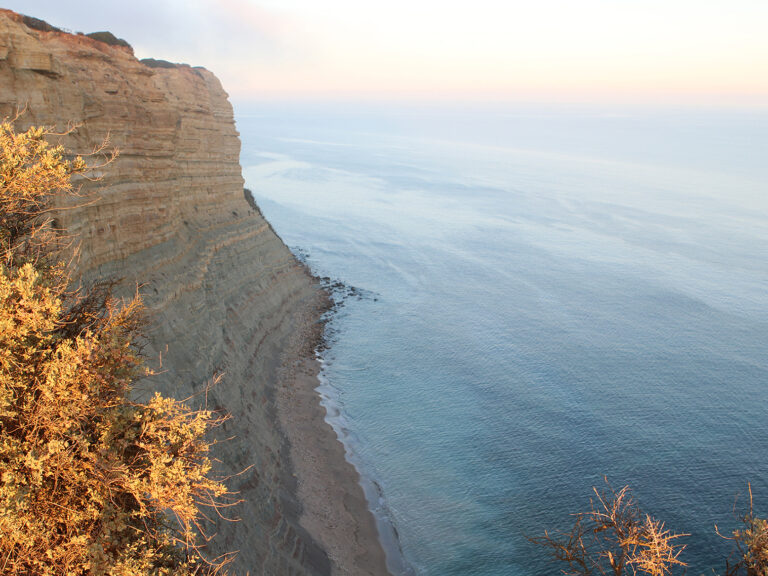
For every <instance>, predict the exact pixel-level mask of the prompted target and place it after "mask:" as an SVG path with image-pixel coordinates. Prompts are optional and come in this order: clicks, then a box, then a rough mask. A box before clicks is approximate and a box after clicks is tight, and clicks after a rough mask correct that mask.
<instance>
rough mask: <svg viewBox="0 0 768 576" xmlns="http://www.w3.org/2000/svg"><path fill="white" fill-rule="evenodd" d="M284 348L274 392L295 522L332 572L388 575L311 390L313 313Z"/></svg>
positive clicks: (354, 483)
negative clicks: (292, 482)
mask: <svg viewBox="0 0 768 576" xmlns="http://www.w3.org/2000/svg"><path fill="white" fill-rule="evenodd" d="M302 320H303V321H302V322H301V324H302V326H301V329H299V330H297V331H296V332H295V333H294V334H295V336H294V338H293V340H294V341H293V342H292V343H291V346H289V347H288V348H289V349H288V350H286V351H285V354H284V358H285V359H287V361H286V362H284V363H283V366H282V368H281V371H280V379H279V385H278V392H277V406H278V418H279V419H280V427H281V428H282V430H283V432H284V433H285V435H286V436H287V438H288V442H289V443H290V454H291V464H292V470H293V474H295V476H296V490H297V496H298V499H299V501H300V502H301V505H302V511H301V515H300V518H299V522H300V524H301V525H302V527H304V528H305V529H306V530H307V531H308V532H309V533H310V534H311V536H312V537H313V538H314V539H315V540H316V541H317V542H318V543H319V544H320V545H321V546H322V547H323V548H324V549H325V550H326V552H327V554H328V557H329V559H330V561H331V565H332V573H333V574H334V575H336V574H338V575H345V576H346V575H348V576H386V575H389V574H390V573H389V571H388V570H387V568H386V559H385V555H384V551H383V549H382V546H381V543H380V540H379V534H378V530H377V528H376V523H375V521H374V518H373V514H371V512H370V510H369V508H368V502H367V501H366V499H365V495H364V493H363V489H362V487H361V486H360V477H359V475H358V473H357V470H356V469H355V468H354V466H352V464H350V463H349V462H347V460H346V458H345V455H344V446H343V445H342V444H341V442H340V441H339V440H338V438H337V437H336V433H335V432H334V431H333V429H332V428H331V426H330V425H329V424H328V423H327V422H326V421H325V415H326V411H325V408H324V407H322V406H321V405H320V397H319V395H318V393H317V392H316V391H315V388H316V387H317V386H318V383H319V382H318V379H317V375H318V372H319V370H320V364H319V362H318V361H317V360H316V359H315V357H314V350H315V347H316V345H317V344H318V343H319V342H320V339H321V337H322V324H320V323H318V321H317V314H316V313H315V314H312V313H309V312H308V313H307V315H306V317H305V318H303V319H302Z"/></svg>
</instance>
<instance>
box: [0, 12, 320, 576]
mask: <svg viewBox="0 0 768 576" xmlns="http://www.w3.org/2000/svg"><path fill="white" fill-rule="evenodd" d="M33 28H35V26H33ZM33 28H30V27H28V26H27V25H25V24H24V22H23V21H22V19H21V17H19V16H18V15H16V14H13V13H12V12H8V11H5V10H0V115H3V116H10V117H13V116H14V115H15V114H16V110H17V108H18V109H21V108H26V112H25V113H24V114H23V115H22V116H21V117H20V119H19V120H18V121H17V125H18V128H25V127H26V126H28V125H55V126H58V127H59V128H60V129H64V128H66V123H67V122H72V123H75V124H78V125H79V126H80V127H79V128H78V129H77V131H76V132H75V133H74V134H72V135H70V136H67V137H66V138H64V140H63V143H64V144H65V145H66V146H68V147H69V148H71V149H74V150H76V151H78V152H87V151H89V150H90V149H91V148H92V147H93V146H94V145H95V144H97V143H98V142H100V141H101V140H102V139H103V138H104V137H105V136H106V135H109V136H110V138H111V142H112V144H113V145H114V146H116V147H117V148H119V150H120V157H119V159H118V160H117V161H116V162H115V163H114V164H112V165H111V166H109V168H108V169H107V170H106V171H105V177H104V179H103V180H102V181H101V182H98V183H90V182H82V184H83V192H84V197H83V198H82V199H80V200H78V201H74V202H72V201H70V202H69V203H68V204H64V203H62V204H61V205H60V206H59V207H58V208H60V210H59V211H58V213H57V214H58V216H57V217H58V221H59V224H60V226H62V227H63V228H65V229H66V230H68V231H69V232H70V233H71V234H74V235H77V236H78V237H79V238H80V240H81V247H80V257H79V260H78V264H77V265H78V273H79V275H80V277H81V279H82V280H83V281H84V282H89V281H91V280H93V279H95V278H103V277H108V276H112V277H119V278H121V279H122V280H121V284H120V286H121V288H120V289H121V290H122V291H123V292H124V293H130V292H132V291H133V290H135V288H136V285H137V283H139V284H141V285H142V287H141V293H142V295H143V297H144V300H145V303H146V304H147V306H148V308H149V310H150V315H151V318H152V324H151V326H150V329H149V334H148V336H149V345H148V347H147V356H148V358H149V359H150V364H154V365H155V366H156V367H158V368H159V369H160V370H161V373H160V374H159V375H158V376H156V377H154V378H152V379H151V382H149V383H148V384H147V386H146V387H147V389H148V390H153V389H160V390H161V391H163V392H164V393H169V394H173V395H175V396H176V397H182V398H184V397H188V396H189V395H190V394H192V393H194V392H199V391H200V390H201V389H202V387H203V386H204V384H205V383H206V382H207V381H209V380H211V379H212V377H213V376H214V374H216V373H221V374H223V382H222V383H221V384H220V385H219V386H218V387H216V388H214V390H213V391H212V392H211V393H210V395H209V404H213V405H214V406H220V407H223V408H225V409H226V410H228V411H229V412H231V413H232V415H233V418H232V420H231V421H230V423H229V424H228V426H229V427H228V428H227V429H226V430H225V434H226V435H228V436H229V435H232V436H235V438H234V439H233V440H230V441H228V442H226V443H224V444H221V445H219V446H217V447H216V450H217V452H216V454H215V456H216V457H217V458H219V459H220V460H222V462H224V465H223V466H224V470H223V472H224V473H233V472H239V471H241V470H242V469H244V468H246V467H247V466H251V465H253V468H251V469H250V470H249V471H247V472H246V473H244V474H242V475H240V476H238V477H237V478H235V479H234V480H233V481H232V483H231V485H232V488H233V489H234V490H237V491H240V493H241V494H240V495H241V497H242V498H243V499H244V500H245V501H246V503H245V504H244V505H243V506H241V507H239V508H238V509H237V510H235V511H228V512H227V514H231V515H236V516H239V517H240V518H241V519H242V520H241V521H240V522H237V523H232V522H226V521H221V522H219V525H218V527H217V529H216V530H212V532H214V531H218V536H217V537H216V538H215V540H214V544H213V545H212V552H214V553H216V552H223V551H226V550H240V556H239V559H238V561H237V563H236V565H235V568H236V569H237V570H238V572H242V573H245V572H246V570H248V571H250V573H251V574H258V573H264V574H322V573H327V572H328V571H329V563H328V558H327V556H326V554H325V552H323V551H322V550H321V549H320V548H319V547H318V546H317V545H316V544H315V543H314V541H313V540H312V538H311V537H309V535H308V534H307V533H306V532H305V531H304V530H303V529H301V528H300V526H299V524H298V521H297V518H296V516H297V511H296V509H295V508H296V503H295V502H294V501H293V497H292V494H293V493H295V490H293V489H292V486H291V482H293V480H292V471H291V470H290V469H289V464H287V463H289V462H290V459H289V458H286V457H285V450H286V441H285V439H284V438H285V436H284V435H283V434H282V433H281V431H280V430H279V428H278V425H277V424H276V422H277V418H276V417H275V410H276V404H275V393H274V386H273V384H274V382H275V378H276V375H277V372H278V370H279V369H280V361H281V354H282V353H283V350H284V349H285V346H286V345H287V343H288V341H289V339H290V337H291V335H292V334H293V332H294V330H295V329H296V328H297V327H298V326H299V325H300V321H301V318H300V316H301V315H303V314H304V315H306V314H308V313H310V312H308V311H311V310H312V308H313V307H314V306H317V305H319V303H320V302H321V301H322V297H321V295H320V294H319V291H318V290H317V288H316V286H315V284H314V283H313V281H312V279H311V278H310V277H309V276H308V274H307V273H306V271H305V270H304V268H303V267H301V266H300V265H298V264H297V262H296V261H295V259H294V258H293V256H292V255H291V253H290V252H289V251H288V250H287V248H286V247H285V246H284V245H283V243H282V242H281V241H280V239H279V238H278V237H277V236H276V235H275V234H274V232H273V231H272V229H271V228H270V226H269V225H268V223H267V222H266V221H265V220H264V219H263V218H262V216H261V214H260V213H259V212H258V211H257V210H256V209H255V206H252V205H249V203H248V202H246V199H245V198H244V195H243V179H242V176H241V171H240V166H239V151H240V143H239V139H238V134H237V132H236V130H235V125H234V121H233V114H232V107H231V105H230V104H229V102H228V100H227V95H226V93H225V92H224V91H223V90H222V87H221V85H220V84H219V82H218V80H217V79H216V78H215V77H214V76H213V74H211V73H210V72H208V71H206V70H203V69H199V68H191V67H189V66H173V67H156V66H152V67H151V66H149V65H146V64H142V63H141V62H139V61H138V60H136V58H135V57H134V55H133V53H132V51H131V49H130V48H128V47H120V46H112V45H108V44H106V43H103V42H99V41H96V40H93V39H90V38H87V37H85V36H80V35H71V34H65V33H63V32H58V31H55V30H48V31H46V30H44V29H39V28H40V26H37V27H36V28H38V29H33ZM94 194H95V196H94ZM160 358H162V366H160Z"/></svg>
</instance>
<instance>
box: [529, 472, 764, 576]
mask: <svg viewBox="0 0 768 576" xmlns="http://www.w3.org/2000/svg"><path fill="white" fill-rule="evenodd" d="M593 490H594V492H595V498H594V499H592V500H591V501H590V509H589V511H587V512H581V513H578V514H575V519H576V520H575V522H574V525H573V527H572V528H571V530H570V532H560V533H557V534H554V535H552V534H550V533H549V532H545V533H544V536H541V537H538V538H530V540H531V541H532V542H534V543H536V544H540V545H542V546H544V547H546V548H548V549H549V550H550V552H551V553H552V556H553V557H554V558H555V559H556V560H558V561H560V562H561V563H563V564H565V565H567V567H565V568H563V569H562V573H563V574H572V575H579V576H588V575H592V574H595V575H597V574H604V575H612V576H624V575H627V576H629V575H632V576H635V575H637V574H648V575H650V576H666V575H668V574H673V573H674V571H675V570H676V569H680V573H682V574H685V566H686V564H685V562H683V561H682V560H681V559H680V555H681V553H682V552H683V550H684V549H685V545H684V544H679V543H678V541H677V539H678V538H680V537H682V536H687V534H674V533H672V532H670V531H669V530H667V529H665V528H664V523H663V522H660V521H658V520H655V519H654V518H652V517H651V516H649V515H647V514H643V513H642V511H641V510H640V508H639V507H638V505H637V503H636V502H635V500H634V499H633V497H632V494H631V492H630V490H629V487H628V486H625V487H624V488H622V489H621V490H618V491H616V490H614V489H613V488H611V486H610V485H608V484H607V487H606V488H605V489H604V490H602V491H598V490H597V489H596V488H594V489H593ZM739 521H740V522H741V524H742V528H741V529H737V530H734V532H733V535H732V536H728V537H725V536H723V538H724V539H726V540H731V541H732V542H733V543H734V545H735V549H734V553H733V554H732V555H731V558H729V559H728V560H727V561H726V566H725V571H724V572H723V574H724V576H768V521H766V520H764V519H761V518H758V517H757V516H755V514H754V511H753V507H752V489H751V487H750V490H749V511H748V512H746V513H745V514H743V515H741V516H739ZM715 530H717V526H715ZM718 534H720V533H719V532H718ZM717 573H718V572H716V571H715V570H712V574H717Z"/></svg>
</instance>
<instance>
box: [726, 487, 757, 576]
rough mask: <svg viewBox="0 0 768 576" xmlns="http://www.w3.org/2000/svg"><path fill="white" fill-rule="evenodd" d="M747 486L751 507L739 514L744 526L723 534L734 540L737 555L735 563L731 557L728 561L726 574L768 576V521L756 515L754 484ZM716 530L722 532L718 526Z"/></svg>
mask: <svg viewBox="0 0 768 576" xmlns="http://www.w3.org/2000/svg"><path fill="white" fill-rule="evenodd" d="M747 487H748V490H749V508H748V510H747V511H746V512H745V513H744V514H741V515H737V518H738V520H739V521H740V522H741V525H742V528H741V529H736V530H734V531H733V535H732V536H730V537H726V536H723V538H725V539H726V540H731V541H733V543H734V546H735V550H734V554H732V556H735V557H736V561H735V562H733V563H732V562H731V560H730V558H729V559H728V560H727V561H726V569H725V576H742V575H746V576H768V521H766V520H765V519H763V518H758V517H757V516H755V512H754V503H753V500H752V486H751V485H749V484H748V485H747ZM735 513H736V503H734V514H735ZM715 530H716V531H717V533H718V534H720V531H719V530H718V529H717V526H715ZM721 536H722V535H721Z"/></svg>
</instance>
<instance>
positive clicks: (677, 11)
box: [0, 0, 768, 108]
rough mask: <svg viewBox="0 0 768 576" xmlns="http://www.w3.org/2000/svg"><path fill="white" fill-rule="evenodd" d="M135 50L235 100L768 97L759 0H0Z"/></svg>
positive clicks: (741, 101)
mask: <svg viewBox="0 0 768 576" xmlns="http://www.w3.org/2000/svg"><path fill="white" fill-rule="evenodd" d="M0 6H2V7H3V8H10V9H12V10H16V11H18V12H22V13H25V14H28V15H31V16H35V17H37V18H41V19H43V20H46V21H48V22H50V23H51V24H53V25H55V26H59V27H62V28H66V29H68V30H71V31H83V32H93V31H99V30H109V31H111V32H113V33H114V34H115V35H117V36H119V37H121V38H125V39H126V40H127V41H128V42H130V43H131V44H132V45H133V47H134V49H135V51H136V55H137V56H138V57H139V58H145V57H154V58H161V59H165V60H171V61H174V62H185V63H189V64H192V65H200V66H205V67H206V68H208V69H210V70H212V71H213V72H215V73H216V75H217V76H218V77H219V78H220V79H221V81H222V83H223V85H224V87H225V89H226V90H227V91H228V92H229V93H230V94H231V96H232V97H233V99H234V100H235V101H238V102H247V101H258V100H277V99H298V100H312V99H316V100H345V99H346V100H349V99H353V100H375V101H382V100H417V101H441V100H446V101H500V102H523V103H526V102H552V103H557V102H564V103H568V102H574V103H600V102H617V103H629V104H643V103H649V104H665V103H669V104H673V105H680V104H690V105H693V106H747V107H760V108H765V107H768V0H525V1H519V0H507V1H501V0H471V1H470V0H461V1H459V0H386V1H385V0H379V1H377V2H371V1H368V0H131V1H130V2H122V1H121V2H114V1H112V0H74V1H71V2H61V1H60V0H0Z"/></svg>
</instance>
